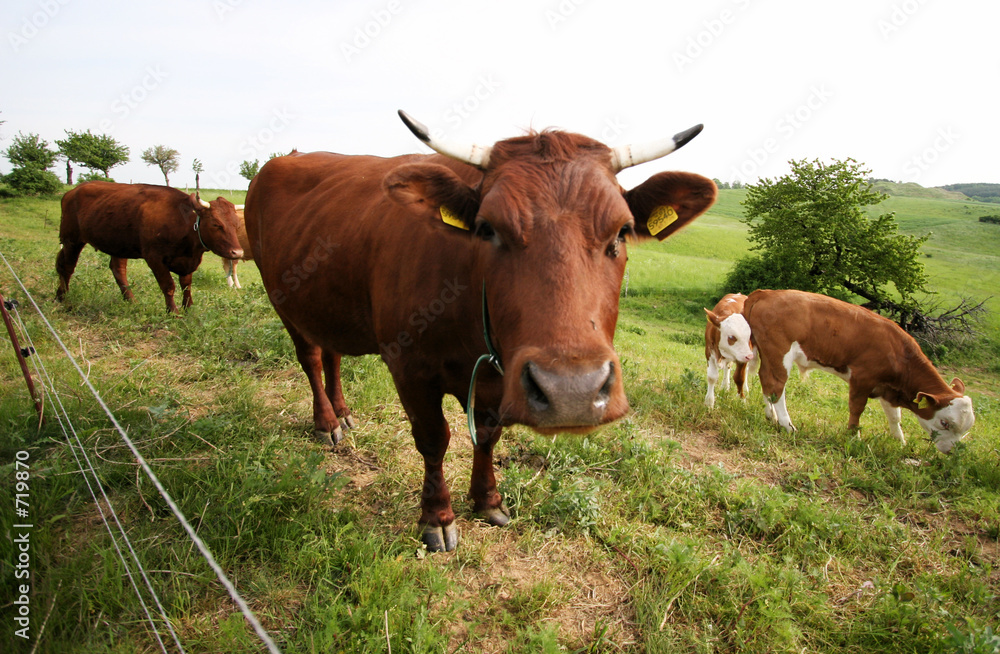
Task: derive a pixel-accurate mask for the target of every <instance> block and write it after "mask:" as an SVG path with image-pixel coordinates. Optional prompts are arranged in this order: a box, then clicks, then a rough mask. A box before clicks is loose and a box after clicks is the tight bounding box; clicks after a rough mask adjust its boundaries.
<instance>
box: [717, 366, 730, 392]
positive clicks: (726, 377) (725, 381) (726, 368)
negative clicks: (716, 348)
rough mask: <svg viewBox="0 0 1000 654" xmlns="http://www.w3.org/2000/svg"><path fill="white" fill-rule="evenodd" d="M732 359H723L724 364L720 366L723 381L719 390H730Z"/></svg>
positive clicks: (720, 375)
mask: <svg viewBox="0 0 1000 654" xmlns="http://www.w3.org/2000/svg"><path fill="white" fill-rule="evenodd" d="M729 364H730V361H729V359H723V360H722V365H720V366H719V377H720V378H721V379H722V381H721V382H720V383H719V390H723V391H728V390H729V377H730V373H731V371H730V368H729Z"/></svg>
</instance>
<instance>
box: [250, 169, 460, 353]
mask: <svg viewBox="0 0 1000 654" xmlns="http://www.w3.org/2000/svg"><path fill="white" fill-rule="evenodd" d="M423 159H425V157H423V156H421V155H409V156H403V157H394V158H389V159H384V158H381V157H371V156H348V155H339V154H333V153H326V152H317V153H310V154H293V155H289V156H285V157H277V158H275V159H272V160H271V161H269V162H268V163H267V164H266V165H265V166H264V167H263V168H262V169H261V171H260V173H258V175H257V176H256V177H255V178H254V180H253V182H252V183H251V185H250V189H249V191H248V193H247V199H246V208H245V220H246V226H247V234H248V237H249V243H250V248H251V250H252V251H253V254H254V260H255V262H256V263H257V266H258V268H259V269H260V274H261V279H262V281H263V282H264V286H265V288H266V289H267V290H268V294H269V296H270V298H271V301H272V304H274V306H275V309H276V310H277V312H278V314H279V315H280V316H281V317H282V319H283V320H285V322H286V323H288V322H291V323H292V324H293V325H295V327H296V329H297V330H299V331H300V332H301V333H302V334H303V335H304V336H306V337H307V338H308V339H309V340H310V341H311V342H313V343H315V344H317V345H320V346H322V347H324V348H327V349H330V350H334V351H337V352H340V353H343V354H350V355H357V354H366V353H374V352H379V351H380V349H385V347H386V346H387V345H391V344H392V343H394V342H396V341H397V340H398V339H399V338H402V339H404V345H405V343H406V342H409V341H410V340H416V339H417V338H429V337H433V336H434V334H435V333H436V332H438V331H439V330H435V329H431V326H432V322H437V323H446V322H448V320H449V319H450V318H454V317H455V316H457V315H459V313H460V312H461V311H462V310H466V309H468V308H469V307H470V306H472V305H471V304H468V301H470V300H471V295H472V294H464V295H467V296H469V297H464V296H461V294H460V297H458V298H455V301H451V302H447V303H445V302H442V301H441V295H442V293H444V292H445V291H444V289H446V288H448V286H447V283H448V282H451V281H453V278H454V277H455V275H456V274H458V273H457V272H456V271H458V270H464V271H465V272H464V273H463V274H462V279H460V280H458V284H459V285H462V284H464V283H465V282H466V281H467V277H468V269H469V265H468V256H469V254H468V253H469V246H468V239H467V237H466V235H465V234H463V235H462V236H459V235H457V234H454V233H451V230H450V228H447V227H444V226H441V225H436V224H430V223H428V222H426V221H421V220H419V219H416V218H415V217H413V216H411V215H408V214H407V213H406V212H405V210H403V209H401V208H400V207H399V206H398V205H397V204H396V203H394V202H392V201H391V200H390V199H389V198H388V197H387V196H386V195H385V192H384V191H383V188H382V181H383V179H384V178H385V176H386V174H388V173H389V171H391V170H393V169H394V168H396V167H398V166H400V165H402V164H405V163H408V162H410V161H420V160H423ZM466 288H467V287H466ZM476 297H478V294H477V295H476ZM446 299H451V295H447V298H446ZM458 300H461V301H458ZM436 301H437V303H436ZM432 306H434V307H435V308H437V307H438V306H440V307H441V309H442V311H441V312H440V313H435V314H427V309H428V307H432ZM421 309H423V310H424V311H423V312H421ZM465 315H469V314H468V313H465ZM473 315H474V314H473ZM427 317H432V318H433V321H428V320H427ZM331 325H337V328H336V329H330V326H331ZM434 326H435V327H437V326H440V325H434ZM425 349H428V350H433V349H434V347H429V348H425Z"/></svg>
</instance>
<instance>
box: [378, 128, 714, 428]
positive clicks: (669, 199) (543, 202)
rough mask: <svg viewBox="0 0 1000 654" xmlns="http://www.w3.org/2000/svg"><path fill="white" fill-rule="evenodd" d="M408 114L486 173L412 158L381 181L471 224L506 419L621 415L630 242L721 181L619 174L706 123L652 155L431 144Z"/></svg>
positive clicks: (683, 219) (569, 139)
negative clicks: (468, 176) (627, 181)
mask: <svg viewBox="0 0 1000 654" xmlns="http://www.w3.org/2000/svg"><path fill="white" fill-rule="evenodd" d="M400 115H401V116H402V117H403V120H404V122H406V123H407V125H408V126H409V127H410V128H411V130H413V131H414V134H416V135H417V136H418V137H419V138H421V139H422V140H424V141H425V142H427V143H428V145H430V146H431V147H432V148H434V149H435V150H437V151H439V152H441V153H442V154H446V155H448V156H451V157H453V158H458V159H460V160H463V161H465V162H466V163H468V164H470V165H473V166H476V167H477V168H479V169H481V170H482V171H483V175H482V179H481V182H480V183H478V184H477V185H474V186H473V185H469V184H467V183H466V182H464V181H462V180H461V179H460V178H459V177H458V175H456V174H455V173H454V172H453V171H452V170H451V169H449V168H448V167H446V166H443V165H440V164H435V163H418V164H407V165H403V166H400V167H399V168H397V169H395V170H394V171H393V172H391V173H390V174H389V175H388V176H387V177H386V179H385V188H386V190H387V193H388V194H389V196H390V197H391V198H392V199H393V200H395V201H396V202H398V203H399V204H402V205H404V206H407V207H409V208H410V209H411V210H412V211H414V212H415V213H417V214H419V215H422V216H423V217H424V218H426V219H428V220H436V221H443V222H445V223H447V224H449V225H452V226H453V227H454V228H458V229H463V230H466V232H467V234H468V238H469V242H470V247H475V248H477V251H476V259H477V264H476V270H475V271H474V272H473V277H472V283H473V284H478V283H479V280H480V279H482V280H483V281H484V283H485V293H486V299H487V303H488V307H489V314H490V323H491V324H490V330H491V332H492V335H493V339H494V341H495V342H496V344H497V347H498V349H499V351H500V355H501V358H502V364H503V369H504V394H503V400H502V403H501V414H502V416H501V417H502V421H503V422H504V423H505V424H511V423H520V424H525V425H528V426H530V427H533V428H535V429H536V430H538V431H540V432H543V433H554V432H558V431H572V432H580V433H583V432H586V431H590V430H591V429H593V428H594V427H596V426H598V425H601V424H604V423H607V422H611V421H613V420H616V419H618V418H620V417H622V416H623V415H624V414H625V413H626V412H627V411H628V400H627V399H626V398H625V392H624V388H623V385H622V371H621V362H620V361H619V359H618V355H617V354H616V353H615V350H614V346H613V338H614V332H615V325H616V323H617V320H618V297H619V293H620V290H621V282H622V278H623V275H624V273H625V262H626V260H627V256H626V246H625V242H626V240H627V239H629V238H635V237H648V236H650V235H655V236H656V238H658V239H661V240H662V239H664V238H666V237H667V236H669V235H670V234H673V233H674V232H676V231H677V230H678V229H680V228H681V227H683V226H684V225H686V224H687V223H689V222H691V221H692V220H694V219H695V218H696V217H697V216H699V215H701V214H702V213H703V212H704V211H706V210H707V209H708V208H709V207H710V206H711V205H712V203H713V202H714V201H715V195H716V188H715V185H714V184H713V183H712V181H711V180H709V179H707V178H705V177H702V176H700V175H694V174H691V173H678V172H669V173H659V174H657V175H654V176H653V177H651V178H650V179H649V180H647V181H646V182H644V183H643V184H641V185H639V186H638V187H636V188H634V189H632V190H630V191H625V190H623V189H622V188H621V186H620V185H619V184H618V181H617V179H616V177H615V175H616V173H617V172H619V171H620V170H621V169H622V168H625V167H628V166H630V165H635V164H636V163H641V162H643V161H648V160H650V159H653V158H657V157H659V156H663V155H664V154H667V153H668V152H670V151H672V150H673V149H676V148H677V147H680V146H681V145H683V144H684V143H686V142H687V140H690V139H691V138H693V137H694V136H695V135H696V134H697V133H698V131H700V126H699V127H698V128H695V129H693V130H688V132H685V133H682V134H679V135H678V136H677V137H674V139H669V140H667V141H663V142H660V143H659V144H654V151H650V150H649V149H647V148H642V147H626V148H620V149H617V150H614V151H613V150H611V149H610V148H608V147H607V146H605V145H604V144H602V143H600V142H598V141H595V140H593V139H590V138H587V137H585V136H581V135H578V134H570V133H565V132H558V131H545V132H541V133H532V134H529V135H527V136H523V137H518V138H512V139H508V140H505V141H500V142H498V143H496V144H495V145H493V146H491V147H481V146H454V145H450V144H442V143H440V142H435V141H432V140H431V139H430V138H429V137H428V136H427V130H426V128H424V127H423V126H422V125H420V124H419V123H416V122H415V121H413V120H412V119H409V118H408V117H407V116H405V114H402V112H401V114H400ZM484 351H485V350H484Z"/></svg>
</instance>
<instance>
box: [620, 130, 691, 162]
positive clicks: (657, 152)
mask: <svg viewBox="0 0 1000 654" xmlns="http://www.w3.org/2000/svg"><path fill="white" fill-rule="evenodd" d="M702 128H704V125H695V126H694V127H692V128H690V129H686V130H684V131H683V132H678V133H677V134H674V135H673V136H670V137H667V138H665V139H660V140H658V141H651V142H649V143H637V144H634V145H633V144H630V145H622V146H619V147H617V148H614V149H612V150H611V166H612V168H613V169H614V171H615V172H616V173H619V172H621V171H623V170H625V169H626V168H629V167H631V166H637V165H639V164H641V163H646V162H647V161H653V160H654V159H659V158H660V157H665V156H667V155H668V154H670V153H671V152H673V151H674V150H677V149H679V148H682V147H684V145H685V144H687V142H688V141H690V140H691V139H693V138H694V137H696V136H698V134H700V133H701V130H702Z"/></svg>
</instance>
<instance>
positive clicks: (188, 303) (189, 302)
mask: <svg viewBox="0 0 1000 654" xmlns="http://www.w3.org/2000/svg"><path fill="white" fill-rule="evenodd" d="M177 277H178V279H179V280H180V282H181V291H183V292H184V302H182V303H181V306H183V307H184V308H185V309H190V308H191V307H193V306H194V300H193V299H192V298H191V282H192V281H193V278H194V275H193V274H190V275H178V276H177Z"/></svg>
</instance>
